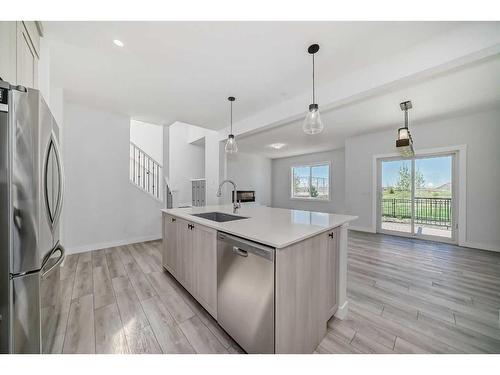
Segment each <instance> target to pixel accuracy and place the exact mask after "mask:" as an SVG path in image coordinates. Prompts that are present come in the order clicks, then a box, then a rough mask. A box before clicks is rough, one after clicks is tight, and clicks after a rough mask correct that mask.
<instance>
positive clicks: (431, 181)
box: [382, 156, 452, 188]
mask: <svg viewBox="0 0 500 375" xmlns="http://www.w3.org/2000/svg"><path fill="white" fill-rule="evenodd" d="M451 162H452V157H451V156H440V157H435V158H423V159H416V160H415V168H416V170H419V171H420V172H421V173H422V175H423V176H424V180H425V186H426V187H428V188H432V187H438V186H441V185H443V184H445V183H447V182H451ZM403 164H406V165H407V166H408V169H409V168H410V167H411V160H394V161H387V162H382V187H389V186H394V185H396V182H397V181H398V177H399V168H400V166H401V165H403Z"/></svg>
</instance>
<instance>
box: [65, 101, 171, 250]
mask: <svg viewBox="0 0 500 375" xmlns="http://www.w3.org/2000/svg"><path fill="white" fill-rule="evenodd" d="M129 126H130V119H129V118H128V117H126V116H122V115H119V114H114V113H109V112H104V111H101V110H96V109H92V108H87V107H83V106H80V105H77V104H73V103H65V107H64V138H63V150H64V151H63V153H64V163H65V165H64V166H65V177H66V181H65V182H66V186H65V197H64V208H63V217H62V219H63V222H64V229H63V236H64V244H65V245H66V248H67V249H68V252H70V253H71V252H78V251H86V250H92V249H97V248H103V247H109V246H116V245H118V244H123V243H132V242H138V241H144V240H147V239H153V238H160V237H161V213H160V208H161V203H160V202H159V201H157V200H155V199H154V198H152V197H150V196H148V195H147V194H145V193H144V192H142V191H141V190H139V189H138V188H136V187H134V186H133V185H132V184H131V183H130V181H129V140H130V139H129V136H130V134H129V132H130V130H129V129H130V127H129Z"/></svg>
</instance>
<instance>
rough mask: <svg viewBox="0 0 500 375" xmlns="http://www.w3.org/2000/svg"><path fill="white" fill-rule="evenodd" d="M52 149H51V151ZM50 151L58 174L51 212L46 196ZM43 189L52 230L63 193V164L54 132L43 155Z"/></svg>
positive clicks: (58, 212)
mask: <svg viewBox="0 0 500 375" xmlns="http://www.w3.org/2000/svg"><path fill="white" fill-rule="evenodd" d="M51 150H53V151H51ZM51 152H53V153H54V155H55V159H56V162H57V173H58V174H59V176H58V177H59V178H58V191H57V202H56V205H55V211H54V212H52V211H51V209H50V202H49V196H48V193H49V191H48V185H47V184H48V178H47V173H48V168H49V162H50V156H51ZM44 185H45V186H44V187H43V188H44V191H45V205H46V210H47V216H48V218H49V222H50V225H51V229H52V230H54V227H55V225H56V224H57V221H58V220H59V217H60V216H61V211H62V202H63V194H64V171H63V166H62V160H61V154H60V153H59V147H58V145H57V141H56V138H55V134H54V132H52V134H51V136H50V140H49V144H48V147H47V153H46V156H45V171H44Z"/></svg>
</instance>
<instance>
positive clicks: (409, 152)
mask: <svg viewBox="0 0 500 375" xmlns="http://www.w3.org/2000/svg"><path fill="white" fill-rule="evenodd" d="M399 106H400V107H401V110H402V111H404V113H405V126H404V127H402V128H399V129H398V139H396V148H397V150H398V151H399V153H400V154H401V156H403V157H405V158H411V157H413V156H414V155H415V151H414V150H413V139H412V138H411V134H410V129H408V110H409V109H411V108H413V106H412V104H411V101H409V100H408V101H406V102H402V103H400V104H399Z"/></svg>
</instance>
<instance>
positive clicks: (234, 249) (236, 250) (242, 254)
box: [233, 246, 248, 258]
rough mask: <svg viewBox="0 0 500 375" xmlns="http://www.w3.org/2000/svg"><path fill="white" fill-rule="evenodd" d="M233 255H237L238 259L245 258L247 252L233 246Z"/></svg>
mask: <svg viewBox="0 0 500 375" xmlns="http://www.w3.org/2000/svg"><path fill="white" fill-rule="evenodd" d="M233 253H235V254H236V255H239V256H240V257H245V258H246V257H247V256H248V251H246V250H242V249H240V248H239V247H238V246H233Z"/></svg>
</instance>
